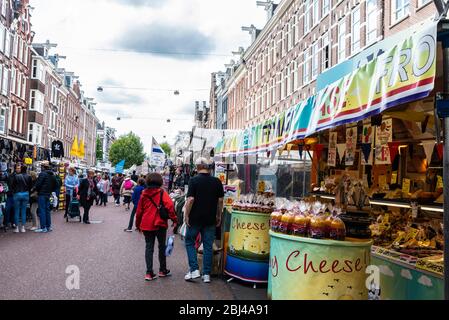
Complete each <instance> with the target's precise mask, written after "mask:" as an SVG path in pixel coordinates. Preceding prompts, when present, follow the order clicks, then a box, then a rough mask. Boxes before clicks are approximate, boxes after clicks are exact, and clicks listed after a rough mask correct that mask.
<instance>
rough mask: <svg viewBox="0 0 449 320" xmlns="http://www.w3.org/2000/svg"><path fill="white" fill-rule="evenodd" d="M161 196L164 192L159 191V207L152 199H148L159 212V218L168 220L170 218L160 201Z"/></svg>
mask: <svg viewBox="0 0 449 320" xmlns="http://www.w3.org/2000/svg"><path fill="white" fill-rule="evenodd" d="M163 195H164V190H161V201H160V202H159V205H157V204H156V203H155V202H154V200H153V199H152V198H150V201H151V202H152V203H153V205H154V206H155V207H156V208H157V210H158V212H159V216H160V217H161V218H162V219H163V220H168V219H169V218H170V216H169V214H168V209H167V208H166V207H165V206H164V203H163V201H162V200H163Z"/></svg>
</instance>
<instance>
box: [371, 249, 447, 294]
mask: <svg viewBox="0 0 449 320" xmlns="http://www.w3.org/2000/svg"><path fill="white" fill-rule="evenodd" d="M371 260H372V264H373V265H375V266H378V267H379V269H380V299H381V300H443V299H444V280H443V279H444V277H443V270H442V268H441V270H436V269H435V268H427V269H428V270H434V272H431V271H427V270H424V269H423V268H424V267H426V265H425V264H423V263H421V260H419V259H417V258H414V257H412V256H409V255H406V254H400V253H397V252H394V251H391V250H388V249H383V248H380V247H375V246H373V248H372V259H371Z"/></svg>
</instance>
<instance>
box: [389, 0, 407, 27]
mask: <svg viewBox="0 0 449 320" xmlns="http://www.w3.org/2000/svg"><path fill="white" fill-rule="evenodd" d="M391 1H392V5H391V7H392V9H393V10H392V15H393V17H392V22H393V23H395V22H396V21H398V20H400V19H402V18H404V17H405V16H407V15H408V14H409V12H410V0H391Z"/></svg>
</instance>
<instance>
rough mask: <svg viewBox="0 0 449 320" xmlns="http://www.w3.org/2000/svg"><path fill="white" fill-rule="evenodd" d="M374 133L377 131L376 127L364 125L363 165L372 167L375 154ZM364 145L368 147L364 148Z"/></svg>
mask: <svg viewBox="0 0 449 320" xmlns="http://www.w3.org/2000/svg"><path fill="white" fill-rule="evenodd" d="M374 131H375V127H372V126H371V125H370V124H365V125H363V132H362V151H363V155H364V157H362V165H372V164H373V152H371V150H372V148H373V141H374ZM364 144H365V145H366V146H364V147H363V145H364Z"/></svg>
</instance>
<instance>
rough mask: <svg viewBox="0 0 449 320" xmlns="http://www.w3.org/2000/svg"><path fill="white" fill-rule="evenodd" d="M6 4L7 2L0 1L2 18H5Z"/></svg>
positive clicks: (5, 0)
mask: <svg viewBox="0 0 449 320" xmlns="http://www.w3.org/2000/svg"><path fill="white" fill-rule="evenodd" d="M7 4H8V2H7V0H2V1H0V5H1V6H2V16H4V17H6V6H7Z"/></svg>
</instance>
